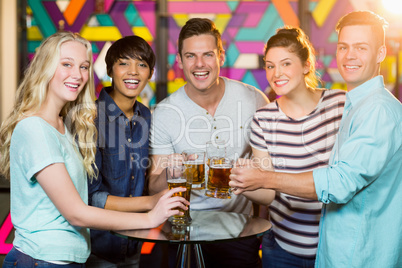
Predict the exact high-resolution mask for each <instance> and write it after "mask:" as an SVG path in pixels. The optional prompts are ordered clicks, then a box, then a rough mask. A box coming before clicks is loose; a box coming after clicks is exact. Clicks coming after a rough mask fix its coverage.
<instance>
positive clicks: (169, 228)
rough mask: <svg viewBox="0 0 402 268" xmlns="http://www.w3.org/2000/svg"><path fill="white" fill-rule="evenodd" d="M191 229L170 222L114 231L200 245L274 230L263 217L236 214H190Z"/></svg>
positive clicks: (150, 239) (141, 238)
mask: <svg viewBox="0 0 402 268" xmlns="http://www.w3.org/2000/svg"><path fill="white" fill-rule="evenodd" d="M190 216H191V218H192V222H191V224H190V225H189V226H182V227H177V226H173V225H172V224H171V223H170V222H169V221H166V222H165V223H163V224H162V225H160V226H159V227H157V228H153V229H143V230H127V231H118V232H112V233H114V234H116V235H118V236H120V237H124V238H127V239H135V240H139V241H145V242H159V243H161V242H162V243H178V244H200V243H214V242H224V241H234V240H240V239H245V238H250V237H255V236H261V235H263V234H264V233H266V232H267V231H268V230H269V229H270V228H271V223H270V222H269V221H268V220H266V219H263V218H259V217H254V216H248V215H245V214H239V213H235V212H223V211H190Z"/></svg>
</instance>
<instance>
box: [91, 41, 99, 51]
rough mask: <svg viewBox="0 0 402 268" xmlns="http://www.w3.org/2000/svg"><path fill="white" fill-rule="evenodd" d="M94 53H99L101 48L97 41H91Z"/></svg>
mask: <svg viewBox="0 0 402 268" xmlns="http://www.w3.org/2000/svg"><path fill="white" fill-rule="evenodd" d="M91 47H92V53H99V48H98V46H97V45H96V44H95V43H91Z"/></svg>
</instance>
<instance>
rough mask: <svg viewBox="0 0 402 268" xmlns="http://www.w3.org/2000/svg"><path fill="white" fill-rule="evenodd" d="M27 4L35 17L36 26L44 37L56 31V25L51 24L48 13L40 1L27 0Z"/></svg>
mask: <svg viewBox="0 0 402 268" xmlns="http://www.w3.org/2000/svg"><path fill="white" fill-rule="evenodd" d="M28 5H29V6H30V8H31V9H32V13H33V16H34V18H35V19H36V22H37V24H38V27H39V29H40V31H41V33H42V35H43V37H44V38H47V37H49V36H51V35H52V34H54V33H56V32H57V29H56V26H55V25H54V24H53V21H52V20H51V19H50V17H49V14H48V13H47V11H46V9H45V8H44V6H43V5H42V1H40V0H28Z"/></svg>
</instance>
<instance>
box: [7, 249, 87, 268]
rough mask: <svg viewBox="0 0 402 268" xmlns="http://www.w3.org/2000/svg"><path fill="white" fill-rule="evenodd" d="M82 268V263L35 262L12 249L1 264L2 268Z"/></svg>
mask: <svg viewBox="0 0 402 268" xmlns="http://www.w3.org/2000/svg"><path fill="white" fill-rule="evenodd" d="M11 267H16V268H45V267H46V268H84V267H85V264H84V263H75V262H74V263H70V264H66V265H59V264H54V263H50V262H47V261H42V260H37V259H34V258H32V257H31V256H29V255H26V254H24V253H22V252H21V251H18V250H16V249H15V248H12V249H11V250H10V252H9V253H8V254H7V256H6V258H5V259H4V262H3V268H11Z"/></svg>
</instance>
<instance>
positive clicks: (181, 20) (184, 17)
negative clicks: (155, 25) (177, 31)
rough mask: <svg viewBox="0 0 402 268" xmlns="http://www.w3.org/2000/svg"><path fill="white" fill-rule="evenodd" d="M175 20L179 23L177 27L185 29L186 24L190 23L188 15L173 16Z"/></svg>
mask: <svg viewBox="0 0 402 268" xmlns="http://www.w3.org/2000/svg"><path fill="white" fill-rule="evenodd" d="M172 16H173V19H174V20H175V22H176V23H177V26H179V27H183V26H184V24H186V22H187V21H188V15H187V14H172Z"/></svg>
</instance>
